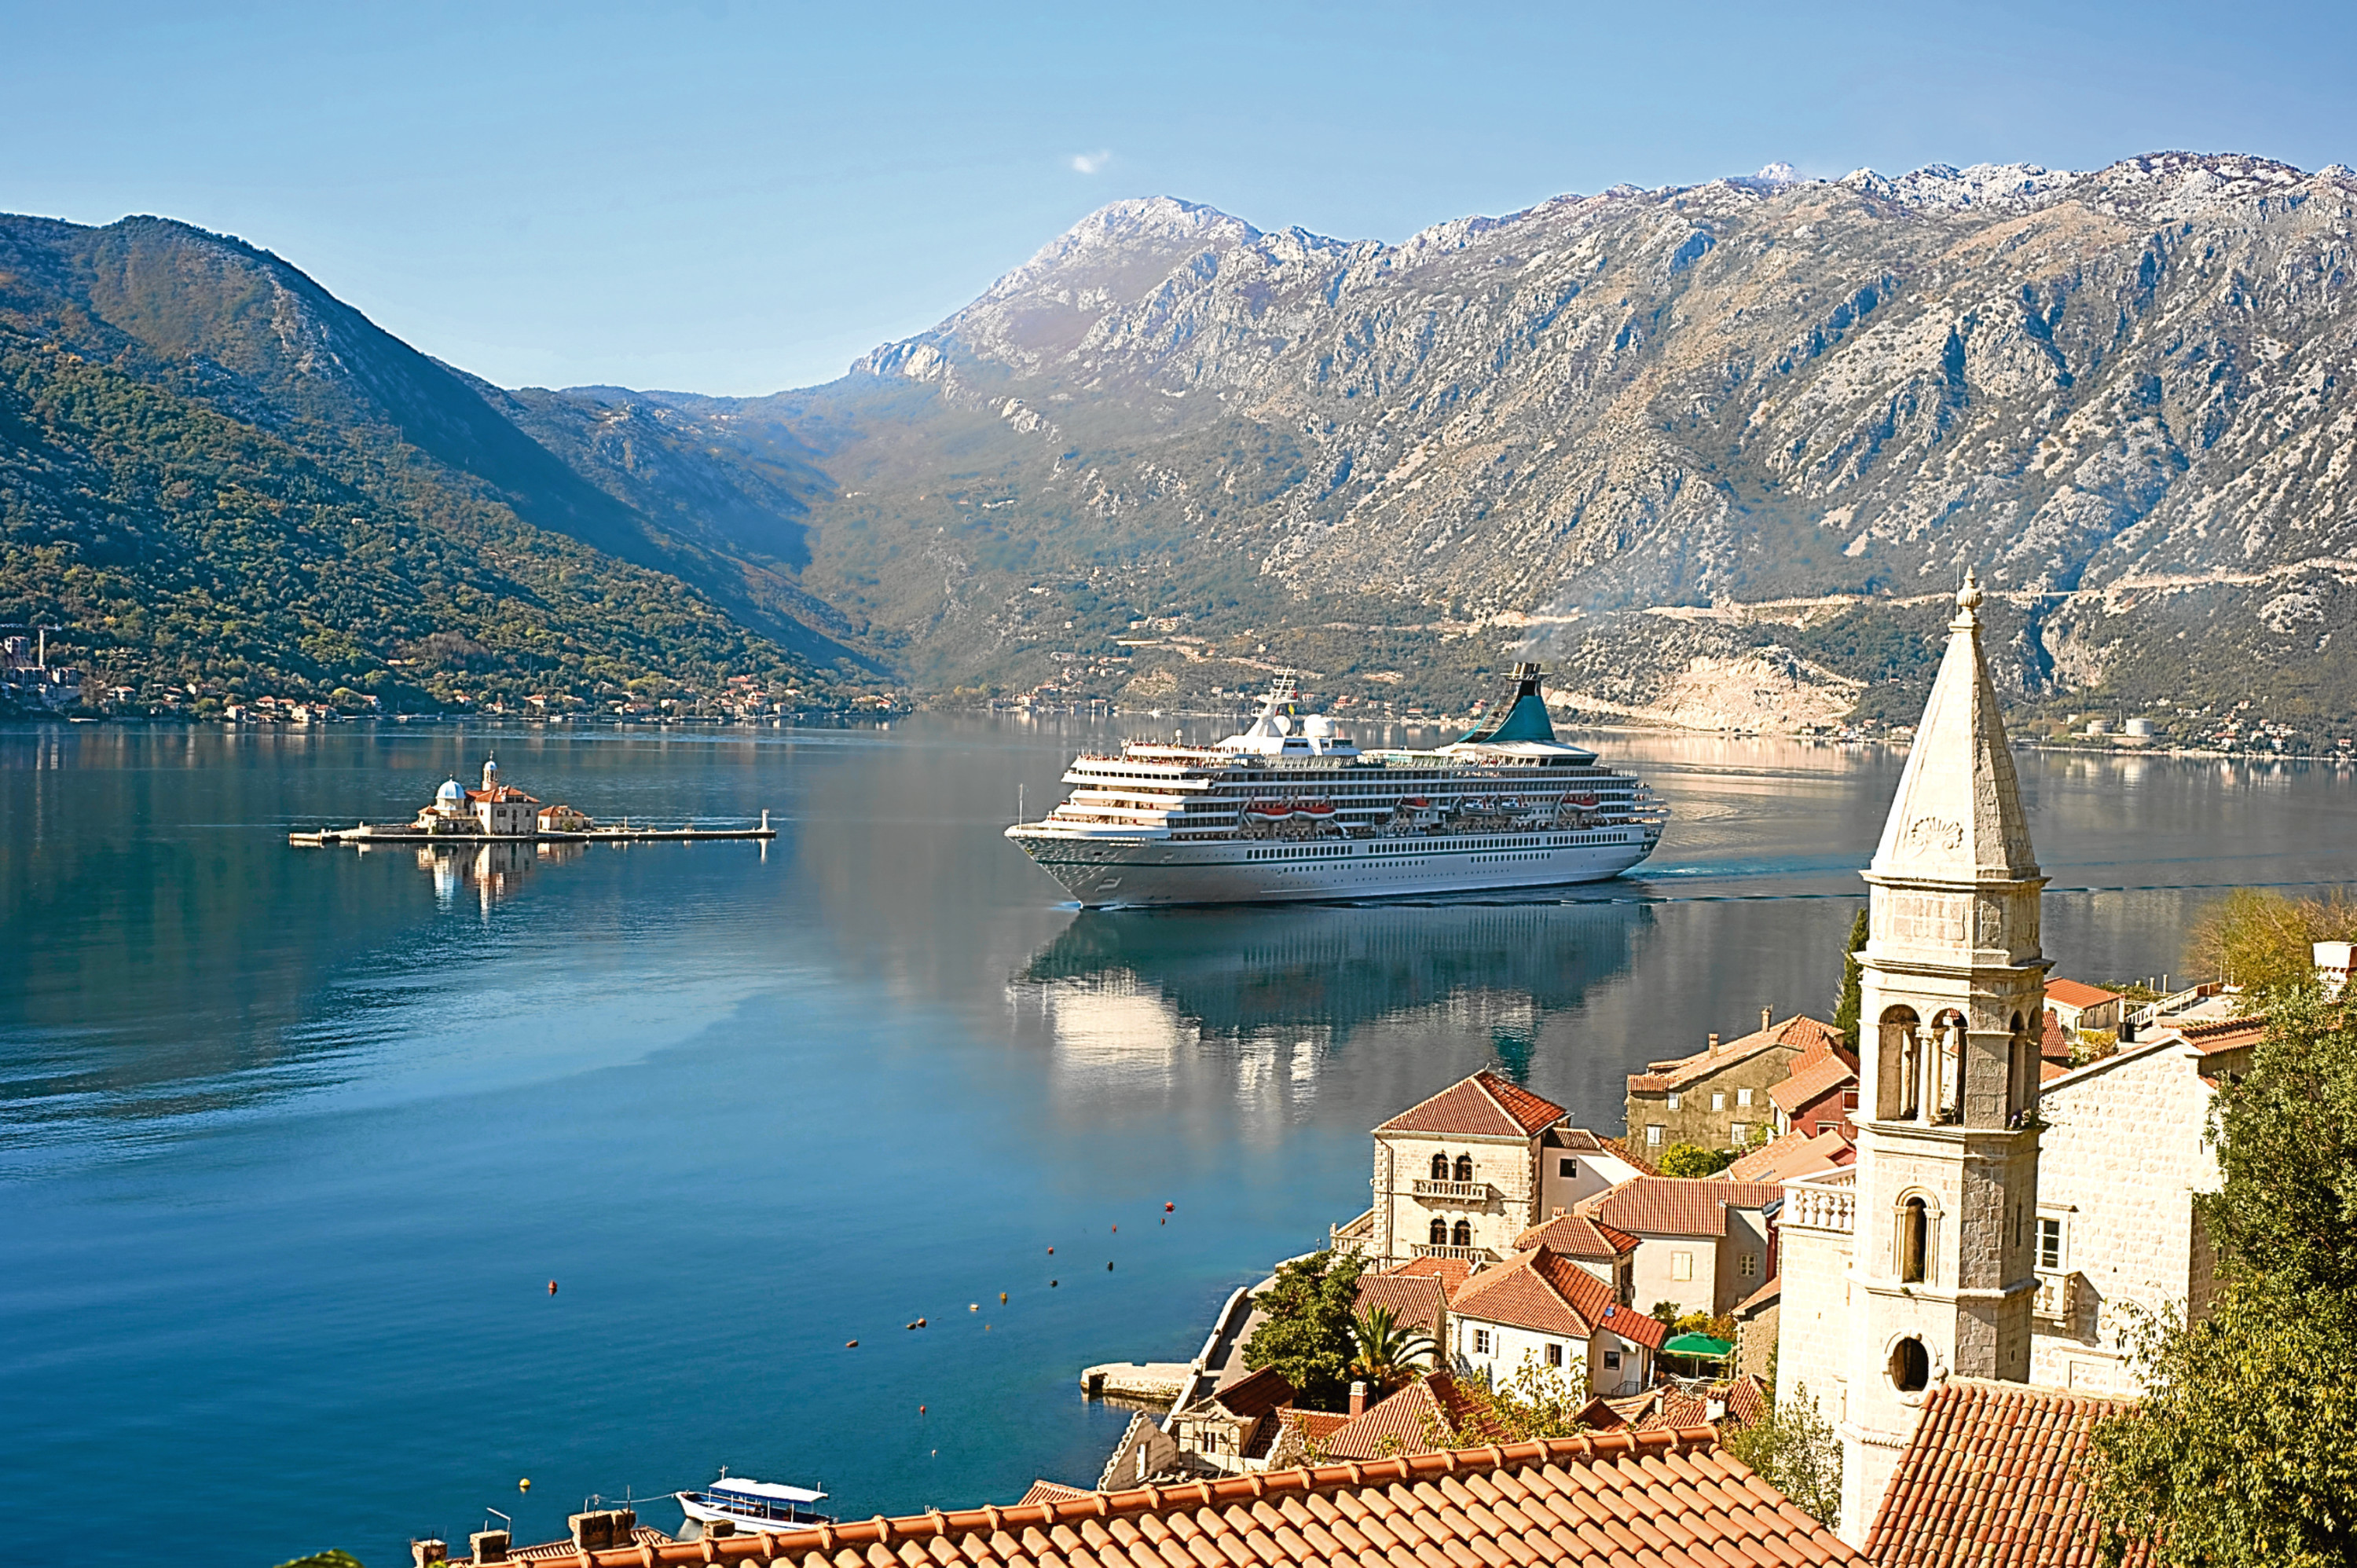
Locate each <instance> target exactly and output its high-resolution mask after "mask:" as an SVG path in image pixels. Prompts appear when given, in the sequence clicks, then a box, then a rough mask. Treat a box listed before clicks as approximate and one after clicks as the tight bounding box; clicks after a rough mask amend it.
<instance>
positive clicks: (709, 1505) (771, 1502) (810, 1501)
mask: <svg viewBox="0 0 2357 1568" xmlns="http://www.w3.org/2000/svg"><path fill="white" fill-rule="evenodd" d="M675 1495H676V1496H677V1498H679V1506H680V1509H681V1511H682V1512H683V1513H685V1514H686V1515H687V1517H688V1518H689V1519H691V1520H694V1521H695V1522H696V1523H697V1524H698V1525H699V1526H703V1527H705V1529H704V1533H705V1534H709V1533H711V1531H710V1528H709V1527H710V1526H712V1525H715V1524H724V1523H725V1524H728V1525H732V1526H734V1527H735V1528H737V1530H766V1531H769V1532H770V1533H772V1534H774V1533H776V1532H777V1531H780V1530H808V1529H811V1528H812V1527H813V1526H814V1525H822V1524H833V1523H834V1522H835V1520H834V1515H833V1514H825V1513H821V1512H819V1511H818V1509H817V1508H816V1507H815V1505H816V1504H819V1503H822V1502H824V1501H825V1500H826V1494H825V1493H824V1492H819V1491H813V1490H812V1489H811V1488H810V1487H789V1486H784V1485H781V1484H780V1483H778V1482H776V1481H748V1480H747V1479H745V1478H744V1477H740V1476H731V1475H728V1474H726V1472H723V1473H722V1475H721V1477H720V1479H718V1480H716V1481H715V1482H713V1483H712V1484H711V1485H710V1486H708V1487H704V1488H703V1489H702V1490H701V1491H689V1492H680V1493H677V1494H675Z"/></svg>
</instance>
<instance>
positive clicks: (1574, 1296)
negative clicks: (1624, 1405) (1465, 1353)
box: [1449, 1247, 1667, 1350]
mask: <svg viewBox="0 0 2357 1568" xmlns="http://www.w3.org/2000/svg"><path fill="white" fill-rule="evenodd" d="M1449 1310H1451V1311H1452V1312H1454V1313H1456V1314H1457V1315H1458V1316H1459V1317H1473V1318H1479V1319H1480V1320H1481V1321H1482V1322H1484V1323H1498V1324H1503V1325H1504V1326H1507V1327H1509V1328H1527V1329H1529V1330H1530V1331H1531V1332H1532V1333H1534V1334H1560V1335H1562V1336H1563V1337H1565V1338H1566V1339H1586V1338H1587V1337H1588V1336H1590V1335H1592V1334H1594V1333H1595V1332H1596V1331H1597V1330H1598V1328H1609V1329H1610V1330H1612V1332H1613V1333H1615V1334H1617V1335H1619V1336H1620V1337H1622V1338H1624V1339H1628V1340H1631V1341H1633V1342H1634V1343H1636V1344H1639V1345H1642V1346H1644V1347H1645V1348H1647V1349H1649V1350H1657V1349H1659V1348H1661V1345H1662V1340H1663V1337H1664V1335H1665V1334H1666V1333H1667V1330H1665V1329H1664V1328H1663V1326H1662V1323H1661V1320H1660V1319H1658V1318H1654V1317H1649V1316H1646V1315H1645V1314H1643V1313H1641V1312H1639V1311H1637V1310H1636V1309H1635V1308H1633V1307H1625V1306H1622V1305H1620V1303H1619V1301H1618V1300H1617V1299H1616V1298H1615V1297H1614V1295H1613V1294H1612V1289H1611V1287H1610V1286H1609V1285H1607V1284H1606V1283H1604V1282H1603V1281H1602V1280H1599V1279H1598V1278H1597V1277H1596V1276H1595V1275H1594V1274H1591V1273H1588V1272H1587V1270H1586V1269H1583V1268H1581V1267H1580V1266H1579V1265H1578V1264H1577V1263H1575V1262H1572V1261H1571V1260H1570V1259H1569V1258H1561V1257H1557V1256H1556V1255H1555V1253H1554V1252H1552V1251H1549V1250H1548V1249H1546V1248H1544V1247H1534V1248H1532V1249H1531V1250H1530V1251H1527V1252H1523V1253H1521V1254H1519V1255H1517V1256H1516V1257H1514V1258H1512V1259H1511V1260H1510V1261H1508V1262H1503V1263H1501V1264H1499V1265H1498V1266H1497V1267H1496V1268H1493V1269H1484V1270H1482V1271H1481V1272H1480V1273H1478V1274H1475V1275H1474V1276H1473V1277H1472V1278H1471V1279H1469V1280H1468V1281H1466V1282H1465V1285H1464V1288H1463V1289H1461V1290H1459V1291H1458V1293H1457V1294H1456V1296H1455V1297H1454V1298H1453V1299H1452V1300H1451V1301H1450V1303H1449Z"/></svg>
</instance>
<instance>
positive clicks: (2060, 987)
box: [2046, 978, 2120, 1012]
mask: <svg viewBox="0 0 2357 1568" xmlns="http://www.w3.org/2000/svg"><path fill="white" fill-rule="evenodd" d="M2046 999H2047V1000H2048V1001H2050V1002H2060V1003H2061V1004H2062V1005H2063V1006H2065V1007H2076V1008H2078V1009H2080V1010H2081V1011H2082V1012H2083V1011H2085V1010H2086V1009H2087V1008H2090V1007H2101V1006H2102V1005H2103V1004H2104V1003H2106V1002H2117V1001H2118V1000H2119V999H2120V993H2118V992H2116V991H2105V990H2104V989H2103V988H2102V987H2101V986H2096V985H2089V984H2086V983H2083V982H2081V981H2076V980H2060V979H2053V978H2050V979H2049V980H2048V981H2047V982H2046Z"/></svg>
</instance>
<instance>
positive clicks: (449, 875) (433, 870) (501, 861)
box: [361, 841, 589, 915]
mask: <svg viewBox="0 0 2357 1568" xmlns="http://www.w3.org/2000/svg"><path fill="white" fill-rule="evenodd" d="M369 853H371V852H370V851H369V850H368V849H367V848H366V847H365V846H363V847H362V848H361V854H369ZM414 853H415V854H416V856H417V869H418V870H420V871H422V872H424V873H425V874H426V875H428V876H430V877H432V878H433V879H434V898H435V901H436V903H438V904H440V905H441V906H442V908H444V909H446V910H447V909H455V908H457V907H458V900H459V899H460V898H461V897H464V896H465V895H466V893H467V892H468V890H469V889H472V890H473V893H474V896H475V900H476V902H477V904H478V905H479V907H480V908H481V909H482V911H483V913H485V914H487V915H488V914H489V913H490V909H491V906H492V905H494V904H497V903H500V902H501V901H502V900H505V899H508V898H512V897H515V895H516V894H517V892H518V891H519V890H521V888H522V885H523V879H524V877H525V875H528V874H529V873H530V871H531V870H532V868H533V867H534V866H536V865H551V864H559V863H563V862H566V861H574V860H578V859H580V858H581V857H582V856H583V855H585V854H588V853H589V846H588V845H587V844H585V843H577V842H575V843H567V842H561V841H560V842H556V843H548V842H542V843H487V844H483V845H481V846H479V847H469V846H467V845H463V844H438V845H434V846H430V847H423V846H422V847H420V848H419V849H417V850H416V851H415V852H414Z"/></svg>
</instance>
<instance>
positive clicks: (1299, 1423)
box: [1276, 1405, 1351, 1443]
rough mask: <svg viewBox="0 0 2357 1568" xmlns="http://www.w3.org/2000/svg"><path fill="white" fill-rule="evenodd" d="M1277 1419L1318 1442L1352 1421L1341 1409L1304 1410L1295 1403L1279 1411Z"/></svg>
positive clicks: (1321, 1441)
mask: <svg viewBox="0 0 2357 1568" xmlns="http://www.w3.org/2000/svg"><path fill="white" fill-rule="evenodd" d="M1276 1419H1277V1420H1279V1421H1281V1422H1283V1423H1285V1424H1286V1425H1287V1426H1289V1427H1291V1428H1293V1429H1294V1430H1295V1431H1296V1432H1298V1433H1300V1434H1302V1435H1303V1436H1305V1437H1307V1438H1308V1439H1310V1440H1311V1441H1312V1442H1317V1443H1323V1442H1324V1441H1326V1439H1328V1438H1329V1437H1331V1436H1333V1435H1334V1434H1336V1433H1337V1432H1340V1430H1341V1429H1342V1428H1344V1427H1346V1426H1348V1425H1350V1424H1351V1417H1350V1416H1347V1415H1345V1414H1343V1413H1342V1412H1340V1411H1335V1410H1302V1409H1300V1408H1298V1407H1297V1406H1294V1405H1286V1407H1285V1408H1284V1409H1282V1410H1280V1411H1278V1412H1276Z"/></svg>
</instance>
